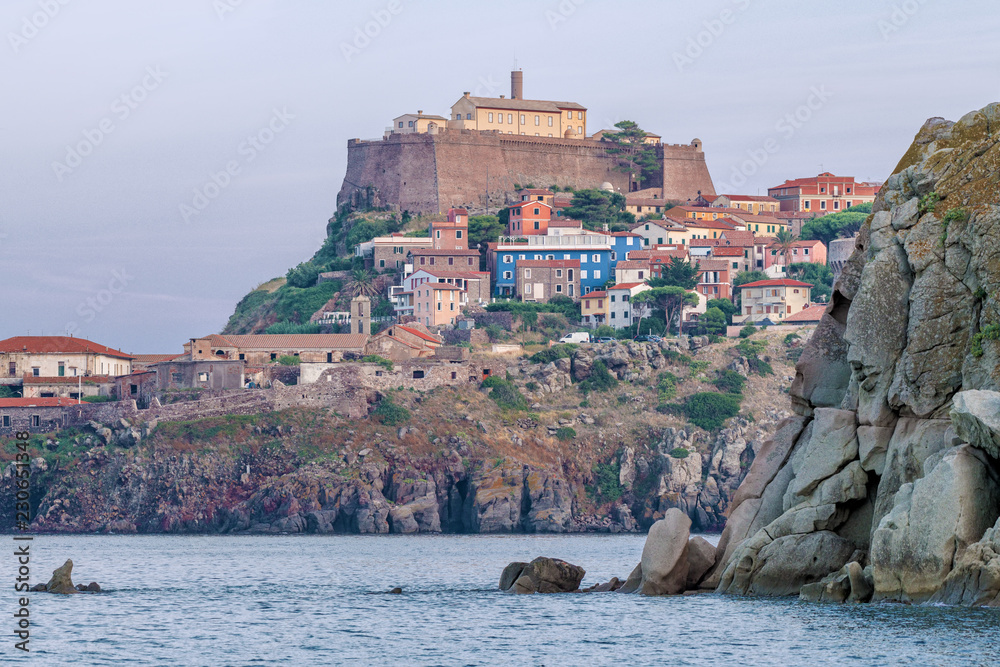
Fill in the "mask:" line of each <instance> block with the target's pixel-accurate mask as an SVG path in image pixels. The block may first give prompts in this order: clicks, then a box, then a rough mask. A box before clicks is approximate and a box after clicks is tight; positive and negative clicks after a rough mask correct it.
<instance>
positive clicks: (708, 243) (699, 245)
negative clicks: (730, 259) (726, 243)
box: [688, 239, 722, 248]
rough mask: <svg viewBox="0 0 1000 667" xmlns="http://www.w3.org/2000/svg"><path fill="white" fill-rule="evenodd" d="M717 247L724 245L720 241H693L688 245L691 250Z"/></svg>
mask: <svg viewBox="0 0 1000 667" xmlns="http://www.w3.org/2000/svg"><path fill="white" fill-rule="evenodd" d="M717 245H722V242H721V241H719V239H691V241H690V242H689V243H688V247H689V248H705V247H714V246H717Z"/></svg>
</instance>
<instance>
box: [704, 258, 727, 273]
mask: <svg viewBox="0 0 1000 667" xmlns="http://www.w3.org/2000/svg"><path fill="white" fill-rule="evenodd" d="M728 269H729V262H727V261H726V260H724V259H702V260H699V261H698V270H699V271H725V270H728Z"/></svg>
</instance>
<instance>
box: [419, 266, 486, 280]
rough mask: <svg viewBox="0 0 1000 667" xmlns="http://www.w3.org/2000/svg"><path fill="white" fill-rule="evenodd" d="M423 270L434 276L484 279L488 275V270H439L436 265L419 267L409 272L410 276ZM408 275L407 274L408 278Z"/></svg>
mask: <svg viewBox="0 0 1000 667" xmlns="http://www.w3.org/2000/svg"><path fill="white" fill-rule="evenodd" d="M421 271H423V272H424V273H428V274H430V275H432V276H434V277H435V278H464V279H465V280H485V279H486V278H489V277H490V272H489V271H441V270H439V269H438V268H437V267H436V266H435V267H431V268H427V267H423V266H422V267H420V268H419V269H417V270H416V271H414V272H413V273H411V274H410V276H412V275H415V274H417V273H420V272H421ZM410 276H407V278H409V277H410Z"/></svg>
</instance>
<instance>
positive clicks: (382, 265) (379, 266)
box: [378, 259, 385, 269]
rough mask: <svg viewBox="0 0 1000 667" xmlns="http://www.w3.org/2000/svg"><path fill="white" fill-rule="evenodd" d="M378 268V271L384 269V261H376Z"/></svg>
mask: <svg viewBox="0 0 1000 667" xmlns="http://www.w3.org/2000/svg"><path fill="white" fill-rule="evenodd" d="M378 268H380V269H384V268H385V260H384V259H380V260H379V261H378Z"/></svg>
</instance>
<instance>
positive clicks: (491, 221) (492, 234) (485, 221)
mask: <svg viewBox="0 0 1000 667" xmlns="http://www.w3.org/2000/svg"><path fill="white" fill-rule="evenodd" d="M504 210H507V209H504ZM506 233H507V225H505V224H502V223H501V222H500V217H499V216H496V215H470V216H469V249H470V250H475V249H476V248H478V247H479V244H481V243H488V242H490V241H493V242H495V241H496V240H497V238H498V237H500V236H503V235H504V234H506Z"/></svg>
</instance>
